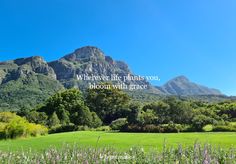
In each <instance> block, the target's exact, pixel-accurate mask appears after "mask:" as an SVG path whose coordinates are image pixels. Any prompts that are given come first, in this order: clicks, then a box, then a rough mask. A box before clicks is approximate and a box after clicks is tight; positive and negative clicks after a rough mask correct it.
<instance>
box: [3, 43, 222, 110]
mask: <svg viewBox="0 0 236 164" xmlns="http://www.w3.org/2000/svg"><path fill="white" fill-rule="evenodd" d="M83 74H84V75H89V76H92V75H93V76H111V75H112V74H117V75H118V76H121V77H124V76H127V75H130V76H137V75H135V74H134V73H133V72H132V71H131V70H130V69H129V67H128V65H127V64H126V63H124V62H122V61H116V60H113V59H112V57H110V56H106V55H105V54H104V52H102V50H100V49H99V48H97V47H93V46H86V47H82V48H79V49H76V50H75V51H74V52H72V53H70V54H67V55H65V56H64V57H62V58H60V59H58V60H56V61H52V62H48V63H47V62H46V61H45V60H44V59H43V58H42V57H40V56H33V57H28V58H20V59H15V60H11V61H5V62H0V111H1V110H18V109H20V108H22V107H27V108H32V107H35V106H36V105H39V104H40V103H42V102H43V101H45V100H46V99H47V98H48V97H49V96H50V95H52V94H54V93H55V92H57V91H59V90H61V89H64V88H72V87H75V88H79V89H81V90H82V91H83V90H85V89H86V88H87V87H88V85H89V83H95V81H93V80H90V81H89V80H87V81H83V80H78V78H77V76H78V75H83ZM101 81H102V80H101ZM101 81H97V83H99V82H101ZM122 82H123V83H124V84H126V85H130V84H134V85H147V86H148V88H147V89H145V90H135V91H127V93H128V94H130V95H131V96H132V97H134V98H135V99H141V100H142V101H143V100H145V99H146V100H147V99H148V100H149V99H151V100H156V99H159V98H160V97H163V96H168V95H178V96H179V95H183V96H188V95H193V96H198V95H205V96H209V95H213V96H214V97H215V96H216V97H217V99H218V98H219V99H221V97H219V96H222V94H221V93H220V91H218V90H216V89H210V88H207V87H204V86H201V85H198V84H195V83H193V82H191V81H189V80H188V79H187V78H186V77H184V76H180V77H176V78H174V79H172V80H170V81H169V82H167V83H166V84H165V85H163V86H161V87H154V86H152V85H151V84H150V83H149V82H148V81H146V80H144V79H141V80H130V81H124V79H120V81H118V82H114V81H113V83H122ZM214 99H215V98H214ZM224 99H225V97H224Z"/></svg>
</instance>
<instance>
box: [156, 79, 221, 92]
mask: <svg viewBox="0 0 236 164" xmlns="http://www.w3.org/2000/svg"><path fill="white" fill-rule="evenodd" d="M157 88H158V89H159V90H160V91H162V92H163V93H165V94H169V95H222V93H221V92H220V91H219V90H217V89H212V88H208V87H205V86H202V85H199V84H196V83H193V82H191V81H190V80H189V79H188V78H187V77H185V76H178V77H176V78H174V79H172V80H170V81H168V82H167V83H166V84H164V85H163V86H161V87H157Z"/></svg>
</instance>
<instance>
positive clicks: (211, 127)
mask: <svg viewBox="0 0 236 164" xmlns="http://www.w3.org/2000/svg"><path fill="white" fill-rule="evenodd" d="M202 130H203V131H204V132H211V131H212V130H213V126H212V125H211V124H208V125H205V126H204V127H203V128H202Z"/></svg>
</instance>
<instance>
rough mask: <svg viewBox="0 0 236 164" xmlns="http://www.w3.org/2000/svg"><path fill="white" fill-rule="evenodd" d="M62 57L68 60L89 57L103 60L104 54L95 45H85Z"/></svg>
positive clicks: (87, 58) (86, 58)
mask: <svg viewBox="0 0 236 164" xmlns="http://www.w3.org/2000/svg"><path fill="white" fill-rule="evenodd" d="M64 59H66V60H69V61H80V60H89V59H94V60H99V59H103V60H105V55H104V53H103V52H102V50H100V49H99V48H97V47H94V46H85V47H82V48H79V49H76V50H75V51H74V52H73V53H71V54H68V55H66V56H65V57H64Z"/></svg>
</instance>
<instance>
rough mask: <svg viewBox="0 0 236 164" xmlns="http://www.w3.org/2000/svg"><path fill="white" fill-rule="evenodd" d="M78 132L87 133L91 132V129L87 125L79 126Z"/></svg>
mask: <svg viewBox="0 0 236 164" xmlns="http://www.w3.org/2000/svg"><path fill="white" fill-rule="evenodd" d="M77 130H78V131H87V130H89V127H88V126H87V125H84V126H77Z"/></svg>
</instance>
